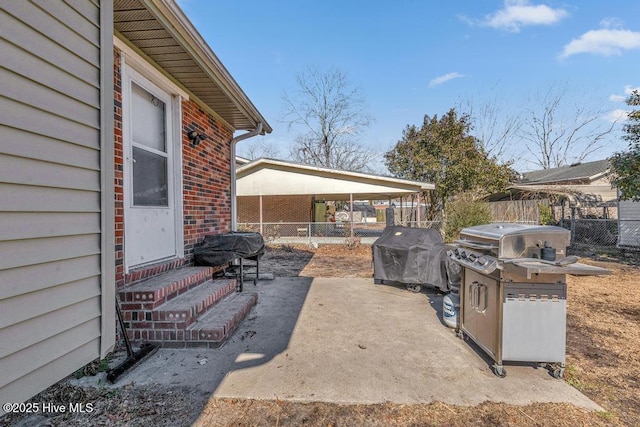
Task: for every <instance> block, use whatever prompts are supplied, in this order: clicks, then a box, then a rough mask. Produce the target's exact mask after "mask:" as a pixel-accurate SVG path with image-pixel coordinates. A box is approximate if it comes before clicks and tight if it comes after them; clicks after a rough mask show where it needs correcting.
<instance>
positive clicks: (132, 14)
mask: <svg viewBox="0 0 640 427" xmlns="http://www.w3.org/2000/svg"><path fill="white" fill-rule="evenodd" d="M113 14H114V17H113V22H114V29H115V33H116V36H117V37H118V38H119V39H121V40H123V41H124V42H125V43H127V45H129V46H130V47H131V48H132V49H134V50H135V51H136V52H137V53H139V54H140V55H142V56H143V57H144V58H145V59H147V60H148V61H149V62H150V63H152V64H156V65H157V67H158V68H159V69H160V70H162V71H163V72H164V73H166V74H167V75H168V77H170V78H171V79H172V80H173V81H174V83H176V84H178V85H179V86H180V87H182V88H184V89H186V91H187V92H189V93H191V94H193V95H194V96H195V97H196V98H198V99H199V100H200V102H201V103H204V105H205V106H206V107H208V108H209V109H210V110H211V111H212V112H214V113H215V114H216V115H217V116H219V117H220V118H222V119H223V120H224V121H225V122H227V123H228V124H229V125H230V126H231V127H232V128H233V129H234V130H254V129H256V128H257V127H258V124H259V123H262V132H263V133H270V132H271V131H272V129H271V126H269V124H268V123H267V121H266V120H265V119H264V117H262V115H261V114H260V112H259V111H258V110H257V109H256V107H255V106H254V105H253V103H252V102H251V101H250V100H249V98H248V97H247V95H246V94H245V93H244V92H243V91H242V89H241V88H240V86H239V85H238V84H237V83H236V81H235V80H234V79H233V77H231V74H229V72H228V71H227V69H226V68H225V67H224V66H223V65H222V63H221V62H220V60H219V59H218V57H217V56H216V55H215V54H214V53H213V51H212V50H211V48H210V47H209V45H208V44H207V43H206V42H205V41H204V39H203V38H202V36H201V35H200V34H199V33H198V31H197V30H196V29H195V27H194V26H193V25H192V24H191V22H189V19H188V18H187V17H186V16H185V14H184V13H183V12H182V10H181V9H180V8H179V7H178V6H177V4H176V3H175V1H173V0H114V2H113ZM222 19H224V17H222Z"/></svg>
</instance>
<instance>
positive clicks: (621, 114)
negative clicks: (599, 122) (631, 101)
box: [604, 108, 630, 123]
mask: <svg viewBox="0 0 640 427" xmlns="http://www.w3.org/2000/svg"><path fill="white" fill-rule="evenodd" d="M629 113H630V111H627V110H622V109H620V108H618V109H616V110H613V111H609V113H608V114H607V115H605V116H604V118H605V120H608V121H610V122H612V123H613V122H623V121H625V120H627V118H628V117H629Z"/></svg>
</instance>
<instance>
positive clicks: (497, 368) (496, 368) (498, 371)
mask: <svg viewBox="0 0 640 427" xmlns="http://www.w3.org/2000/svg"><path fill="white" fill-rule="evenodd" d="M493 373H494V374H495V375H496V376H497V377H500V378H504V377H506V376H507V370H506V369H504V367H503V366H502V365H498V364H495V365H493Z"/></svg>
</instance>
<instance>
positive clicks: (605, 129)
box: [520, 85, 616, 169]
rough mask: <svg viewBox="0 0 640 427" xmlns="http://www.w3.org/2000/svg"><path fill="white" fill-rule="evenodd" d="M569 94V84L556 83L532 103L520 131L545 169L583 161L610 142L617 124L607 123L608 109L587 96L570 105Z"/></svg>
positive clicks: (539, 163)
mask: <svg viewBox="0 0 640 427" xmlns="http://www.w3.org/2000/svg"><path fill="white" fill-rule="evenodd" d="M567 95H568V88H567V86H563V87H561V88H558V87H557V86H556V85H552V86H551V87H550V88H549V90H548V91H547V92H546V93H545V95H544V96H543V97H542V99H541V101H534V102H532V103H530V105H531V107H529V108H528V111H527V118H526V119H525V121H524V125H523V127H522V130H521V132H520V135H521V137H522V139H524V140H525V141H527V142H529V143H528V144H527V145H526V149H527V150H528V151H529V153H531V155H532V156H533V158H534V159H535V162H534V163H535V164H536V165H539V166H541V167H542V168H543V169H550V168H555V167H560V166H564V165H567V164H571V163H576V162H581V161H583V160H584V159H586V158H587V157H588V156H589V155H591V154H593V153H595V152H597V151H598V150H600V149H601V148H603V147H604V146H605V145H606V143H607V140H606V136H607V135H609V134H610V133H611V132H613V130H614V128H615V125H616V122H609V123H607V122H606V119H604V116H605V113H606V112H605V110H603V109H599V108H592V107H590V105H592V104H591V103H589V102H587V101H586V100H585V99H582V98H580V100H578V101H576V103H575V105H573V106H566V104H568V101H567ZM580 101H584V102H580Z"/></svg>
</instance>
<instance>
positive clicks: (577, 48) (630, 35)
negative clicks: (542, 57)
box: [560, 28, 640, 58]
mask: <svg viewBox="0 0 640 427" xmlns="http://www.w3.org/2000/svg"><path fill="white" fill-rule="evenodd" d="M633 49H640V32H635V31H630V30H620V29H609V28H602V29H600V30H591V31H587V32H586V33H584V34H583V35H581V36H580V37H579V38H577V39H573V40H571V42H569V43H568V44H566V45H565V46H564V49H563V51H562V54H561V55H560V57H562V58H567V57H569V56H571V55H577V54H579V53H593V54H596V55H603V56H611V55H621V54H622V52H623V51H625V50H633Z"/></svg>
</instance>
